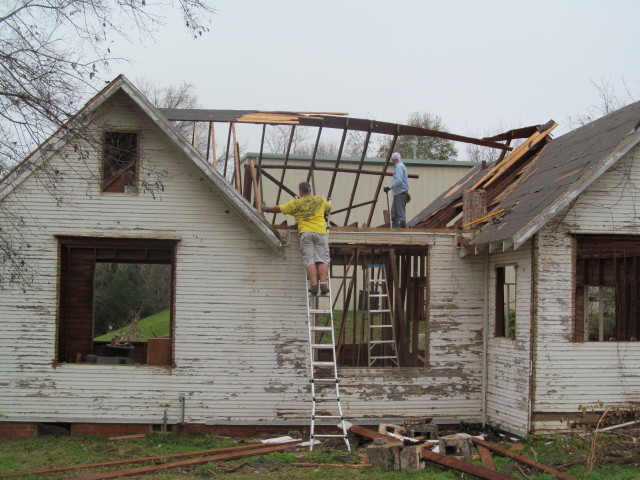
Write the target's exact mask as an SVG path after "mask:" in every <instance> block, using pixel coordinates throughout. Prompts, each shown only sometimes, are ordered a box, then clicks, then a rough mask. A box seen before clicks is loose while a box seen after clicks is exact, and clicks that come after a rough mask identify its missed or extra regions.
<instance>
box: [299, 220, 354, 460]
mask: <svg viewBox="0 0 640 480" xmlns="http://www.w3.org/2000/svg"><path fill="white" fill-rule="evenodd" d="M328 234H329V220H328V219H327V235H328ZM305 279H306V290H307V324H308V326H309V364H310V369H311V375H310V378H309V383H310V384H311V427H310V430H309V450H313V444H314V443H315V441H316V439H318V438H342V439H343V440H344V443H345V445H346V446H347V450H348V451H351V446H350V445H349V438H348V433H347V426H346V422H345V420H344V415H343V412H342V406H341V404H340V378H339V377H338V364H337V361H336V339H335V330H334V328H333V302H332V300H331V299H332V296H331V278H327V286H328V287H329V293H328V294H326V295H322V294H318V295H313V294H311V293H309V279H308V278H307V275H306V271H305ZM318 427H323V428H322V430H323V432H324V431H325V428H324V427H327V428H328V427H332V428H336V427H337V428H338V429H339V430H340V431H341V433H337V434H335V433H334V434H328V433H316V429H317V428H318Z"/></svg>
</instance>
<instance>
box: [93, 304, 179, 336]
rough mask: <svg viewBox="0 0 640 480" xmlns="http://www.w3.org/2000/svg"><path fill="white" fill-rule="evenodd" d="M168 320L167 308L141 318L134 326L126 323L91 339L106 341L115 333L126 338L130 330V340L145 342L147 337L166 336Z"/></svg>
mask: <svg viewBox="0 0 640 480" xmlns="http://www.w3.org/2000/svg"><path fill="white" fill-rule="evenodd" d="M169 320H170V312H169V309H166V310H162V311H161V312H158V313H156V314H155V315H151V316H149V317H145V318H141V319H140V320H139V321H138V324H137V325H136V326H135V327H134V326H132V325H127V326H125V327H122V328H119V329H118V330H113V331H112V332H109V333H105V334H104V335H100V336H99V337H95V338H94V339H93V340H94V341H96V342H108V341H109V340H111V339H112V338H113V336H114V335H115V334H116V333H119V334H120V335H121V336H122V338H127V334H126V332H129V331H131V332H132V336H131V338H130V341H132V342H146V341H147V340H148V339H149V338H156V337H164V336H168V335H169V333H170V332H169V328H170V327H169V325H170V322H169Z"/></svg>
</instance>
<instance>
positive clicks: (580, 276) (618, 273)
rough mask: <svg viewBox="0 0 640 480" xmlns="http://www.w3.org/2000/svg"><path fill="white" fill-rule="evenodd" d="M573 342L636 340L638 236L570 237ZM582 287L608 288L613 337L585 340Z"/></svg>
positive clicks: (639, 333) (639, 319)
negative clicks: (612, 308)
mask: <svg viewBox="0 0 640 480" xmlns="http://www.w3.org/2000/svg"><path fill="white" fill-rule="evenodd" d="M572 248H573V258H574V262H573V265H574V271H573V279H572V281H573V288H574V299H573V305H574V309H573V313H574V314H573V319H574V328H573V341H574V342H579V343H582V342H584V343H587V342H588V343H596V342H601V341H603V342H607V341H614V342H628V341H632V342H636V341H638V340H640V235H622V234H573V244H572ZM586 287H612V288H613V289H614V302H615V307H614V308H615V317H614V319H615V325H614V332H615V335H614V336H613V337H610V338H605V337H604V335H603V334H602V333H601V332H599V339H598V340H589V332H588V330H587V323H588V322H587V314H588V312H587V309H586V305H587V301H588V300H587V298H586V295H585V289H586Z"/></svg>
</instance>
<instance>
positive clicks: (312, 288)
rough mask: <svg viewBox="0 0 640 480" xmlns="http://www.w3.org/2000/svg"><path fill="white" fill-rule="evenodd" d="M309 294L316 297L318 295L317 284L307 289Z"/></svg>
mask: <svg viewBox="0 0 640 480" xmlns="http://www.w3.org/2000/svg"><path fill="white" fill-rule="evenodd" d="M309 293H310V294H311V295H317V294H318V284H317V283H316V284H315V285H311V287H309Z"/></svg>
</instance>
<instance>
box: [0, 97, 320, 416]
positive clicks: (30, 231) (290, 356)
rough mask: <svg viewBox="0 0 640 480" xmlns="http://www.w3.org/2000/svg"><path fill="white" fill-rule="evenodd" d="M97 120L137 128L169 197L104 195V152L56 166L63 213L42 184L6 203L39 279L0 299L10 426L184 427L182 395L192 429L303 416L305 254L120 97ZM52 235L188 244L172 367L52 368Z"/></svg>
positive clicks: (4, 410)
mask: <svg viewBox="0 0 640 480" xmlns="http://www.w3.org/2000/svg"><path fill="white" fill-rule="evenodd" d="M96 121H106V122H108V123H111V124H114V125H118V127H119V128H133V129H138V128H139V129H141V148H142V155H143V162H145V161H147V159H151V160H152V161H153V163H154V164H155V165H154V167H155V169H156V170H163V171H166V177H165V180H164V183H165V189H164V192H160V193H158V194H157V195H156V197H157V198H156V199H153V197H152V196H151V195H150V194H148V193H140V194H139V195H135V196H130V195H102V194H100V192H99V184H98V181H97V179H96V178H95V174H96V172H98V171H99V168H100V163H99V156H98V155H94V156H92V158H91V159H90V161H89V162H87V165H86V168H87V169H88V171H83V170H82V168H84V164H82V163H80V164H78V165H74V166H73V168H71V166H70V165H69V164H67V163H65V162H62V161H60V160H54V163H56V165H55V166H56V168H58V169H59V170H60V171H61V173H62V176H63V177H64V181H63V182H61V183H60V185H59V189H60V194H61V196H62V197H63V198H64V199H65V203H62V204H60V205H56V203H55V201H53V200H52V199H51V197H50V196H49V195H48V194H47V193H46V192H43V191H42V189H41V188H39V184H38V181H37V179H36V177H35V176H34V177H31V178H29V179H28V180H26V181H25V182H24V183H23V184H22V185H20V186H19V187H18V188H17V190H16V191H15V192H14V194H13V195H12V196H11V197H9V198H7V200H6V202H7V203H6V205H8V206H9V203H12V205H11V207H12V208H13V209H14V211H16V212H17V213H23V214H24V218H25V221H26V226H25V227H24V228H23V230H22V231H23V232H25V235H26V236H27V239H28V242H29V244H30V245H31V248H30V249H29V250H28V251H29V252H30V253H31V252H33V255H31V256H30V258H29V262H30V263H31V264H33V266H34V268H35V269H36V270H37V271H38V273H39V274H42V275H38V276H37V277H36V282H37V283H36V284H35V285H34V286H33V287H32V288H29V290H28V291H27V293H26V294H25V295H21V294H20V292H19V289H17V288H14V289H13V290H11V289H10V290H6V291H3V292H2V293H0V295H1V296H2V301H1V306H0V316H1V318H2V321H3V327H4V329H3V330H4V334H3V336H2V339H0V362H2V371H3V376H2V379H1V380H0V382H2V395H0V412H1V413H0V419H11V420H40V421H46V420H49V421H68V422H72V421H87V420H94V421H104V422H122V421H125V422H155V423H159V422H161V421H162V416H163V413H164V410H165V409H166V410H167V411H168V415H169V417H170V422H175V421H177V420H179V413H180V411H179V402H178V397H179V395H185V396H186V414H187V421H189V422H199V423H200V422H202V423H204V422H209V423H215V422H216V421H218V420H220V421H224V420H237V421H239V422H243V421H244V422H259V421H272V422H273V421H276V420H279V419H281V417H280V416H279V415H280V412H281V411H282V410H286V411H287V412H288V415H289V417H292V418H296V417H298V418H307V417H308V405H307V400H308V399H307V393H306V392H307V388H308V383H307V368H306V353H307V351H306V347H307V346H306V338H307V333H306V323H305V322H306V310H305V307H304V295H298V296H296V295H292V292H295V291H298V292H300V293H302V292H304V287H303V285H304V277H303V269H302V268H301V267H300V258H299V254H298V253H297V251H296V250H295V249H294V248H287V249H286V252H285V255H284V257H279V256H277V255H275V254H274V253H273V251H271V250H270V248H269V247H268V246H267V245H266V244H265V242H263V241H262V240H261V239H260V238H259V237H257V236H256V235H254V234H253V233H252V232H251V231H250V230H248V228H247V226H246V224H245V223H244V222H243V221H241V220H239V219H238V218H237V217H236V216H235V214H234V211H233V210H232V209H231V208H230V207H229V206H228V205H227V204H226V203H225V202H224V200H223V199H222V198H221V197H220V195H219V194H218V193H216V191H214V189H213V188H212V187H211V186H210V185H209V184H208V182H204V181H203V180H202V178H201V176H202V175H201V174H199V172H198V171H197V169H195V168H193V167H192V166H189V165H188V163H186V162H185V161H184V160H183V159H182V158H180V155H179V154H177V153H176V152H175V151H173V150H172V149H171V148H169V146H168V144H167V143H165V142H164V140H163V138H162V137H161V136H160V135H159V133H158V131H157V130H156V129H155V128H153V127H151V126H150V125H149V124H148V123H147V122H146V121H145V119H144V118H143V117H142V116H141V115H140V113H139V112H138V111H137V109H136V108H134V107H131V106H130V105H129V104H128V103H127V102H126V101H124V100H123V99H122V98H120V99H114V100H112V101H110V105H106V106H105V108H104V110H103V111H102V114H101V116H100V117H99V118H97V119H96ZM71 156H73V154H72V153H71ZM58 158H59V157H58ZM87 180H89V182H87ZM2 227H3V228H5V229H6V228H8V226H7V225H6V224H4V225H2ZM54 235H100V236H103V235H104V236H114V237H118V236H129V237H148V238H177V239H180V240H181V241H180V244H179V246H178V249H177V264H176V301H175V332H174V344H175V345H174V346H175V363H176V367H175V368H173V369H165V368H161V367H150V366H139V367H138V366H137V367H130V366H109V365H88V364H62V365H57V366H55V367H54V366H53V365H52V363H53V361H54V359H55V345H56V341H55V339H56V313H57V272H58V246H57V240H56V238H55V237H54Z"/></svg>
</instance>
